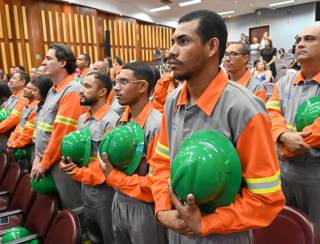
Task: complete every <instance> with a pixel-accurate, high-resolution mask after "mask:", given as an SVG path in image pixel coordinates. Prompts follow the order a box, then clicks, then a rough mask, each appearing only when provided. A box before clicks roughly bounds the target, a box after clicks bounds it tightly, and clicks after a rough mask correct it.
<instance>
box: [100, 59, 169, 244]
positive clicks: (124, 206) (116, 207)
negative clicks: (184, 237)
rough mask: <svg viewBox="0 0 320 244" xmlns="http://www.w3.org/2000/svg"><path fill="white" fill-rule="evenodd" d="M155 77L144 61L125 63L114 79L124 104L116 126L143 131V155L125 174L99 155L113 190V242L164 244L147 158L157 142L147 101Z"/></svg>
mask: <svg viewBox="0 0 320 244" xmlns="http://www.w3.org/2000/svg"><path fill="white" fill-rule="evenodd" d="M154 84H155V79H154V75H153V71H152V69H151V67H150V66H149V65H148V64H147V63H144V62H132V63H127V64H125V65H124V66H123V67H122V69H121V71H120V74H119V75H117V77H116V80H115V87H114V91H115V93H116V97H117V98H118V100H119V103H120V104H121V105H123V106H128V107H126V109H125V111H124V113H123V114H122V115H121V117H120V119H119V121H118V123H117V124H118V125H125V124H126V123H128V122H130V121H135V122H136V123H138V124H139V125H140V126H141V128H143V130H144V148H143V153H144V157H143V158H142V159H141V161H140V162H139V167H138V170H136V171H135V172H134V174H132V175H130V176H128V175H126V174H125V173H124V172H122V171H119V170H116V169H114V168H113V166H112V165H111V164H110V162H109V160H108V156H107V154H106V153H104V154H103V162H102V161H100V164H101V167H102V169H103V171H104V173H105V177H106V182H107V184H108V185H110V186H112V187H114V188H115V189H116V193H115V195H114V199H113V204H112V226H113V234H114V239H115V243H116V244H149V243H153V244H165V243H166V238H165V234H166V233H165V229H164V228H163V226H161V225H159V224H158V223H156V221H155V219H154V204H153V202H154V200H153V196H152V192H151V181H150V179H149V176H148V170H149V163H148V162H149V160H150V158H151V156H152V152H153V149H154V146H155V144H156V141H157V137H158V132H159V128H160V122H161V113H160V112H159V111H157V110H155V109H154V108H153V106H152V103H151V102H150V101H149V96H150V93H151V92H152V90H153V87H154Z"/></svg>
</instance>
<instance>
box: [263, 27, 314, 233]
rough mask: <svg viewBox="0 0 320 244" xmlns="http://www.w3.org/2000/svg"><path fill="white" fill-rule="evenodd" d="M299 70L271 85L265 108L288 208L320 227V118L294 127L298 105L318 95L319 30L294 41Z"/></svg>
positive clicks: (310, 30) (305, 33) (306, 33)
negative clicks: (294, 208)
mask: <svg viewBox="0 0 320 244" xmlns="http://www.w3.org/2000/svg"><path fill="white" fill-rule="evenodd" d="M296 58H297V62H298V63H299V64H300V65H301V71H299V72H297V73H288V74H287V75H286V76H284V77H282V78H281V79H280V80H279V81H278V82H277V83H276V85H275V87H274V90H273V94H272V97H271V98H270V99H269V100H268V102H267V104H266V106H267V109H268V111H269V114H270V115H271V119H272V133H273V138H274V141H275V142H277V144H278V146H279V147H280V148H281V151H280V150H279V151H280V155H279V156H280V158H281V159H282V160H281V179H282V188H283V191H284V193H285V196H286V203H287V204H288V205H289V206H293V207H296V208H300V209H302V210H303V211H304V212H306V213H307V214H308V215H309V217H310V218H311V220H312V221H313V222H314V223H316V224H317V226H318V227H320V207H319V204H318V202H319V201H320V188H319V185H320V164H319V162H320V156H319V152H318V151H316V150H314V148H319V147H320V133H319V131H320V119H319V118H318V119H316V120H315V121H314V122H313V124H312V125H310V126H307V127H305V128H304V129H303V131H302V132H297V131H296V130H295V128H294V126H295V125H294V119H295V115H296V113H297V109H298V107H299V105H300V104H301V103H303V102H304V101H306V100H308V99H310V98H311V97H314V96H320V66H319V60H320V28H319V27H309V28H307V29H305V30H303V31H302V32H301V33H300V34H299V35H298V36H297V38H296Z"/></svg>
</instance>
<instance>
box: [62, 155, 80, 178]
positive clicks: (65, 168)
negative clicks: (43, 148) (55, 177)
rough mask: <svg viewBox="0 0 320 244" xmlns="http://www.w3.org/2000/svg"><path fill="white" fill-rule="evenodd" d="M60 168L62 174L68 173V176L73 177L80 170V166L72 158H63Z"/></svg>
mask: <svg viewBox="0 0 320 244" xmlns="http://www.w3.org/2000/svg"><path fill="white" fill-rule="evenodd" d="M59 168H60V170H61V171H62V172H64V173H66V174H67V175H73V174H75V170H76V169H78V166H77V165H76V164H75V163H74V162H73V161H72V159H71V158H69V157H67V158H65V157H64V156H62V157H61V161H60V164H59Z"/></svg>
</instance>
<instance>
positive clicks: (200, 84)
mask: <svg viewBox="0 0 320 244" xmlns="http://www.w3.org/2000/svg"><path fill="white" fill-rule="evenodd" d="M218 73H219V66H218V65H211V66H209V65H208V67H207V68H204V69H202V71H201V72H200V73H197V75H196V76H194V77H192V78H191V79H189V80H187V85H188V91H189V95H190V103H191V104H195V103H196V102H197V100H198V98H199V97H200V96H201V95H202V93H203V92H204V91H205V90H206V88H207V87H208V86H209V84H210V83H211V81H212V80H213V79H215V77H216V76H217V74H218Z"/></svg>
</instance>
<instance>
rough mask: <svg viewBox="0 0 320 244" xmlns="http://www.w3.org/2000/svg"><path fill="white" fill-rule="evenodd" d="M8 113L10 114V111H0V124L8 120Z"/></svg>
mask: <svg viewBox="0 0 320 244" xmlns="http://www.w3.org/2000/svg"><path fill="white" fill-rule="evenodd" d="M10 113H11V111H10V110H6V109H2V110H1V111H0V122H2V121H4V120H5V119H6V118H8V117H9V115H10Z"/></svg>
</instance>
